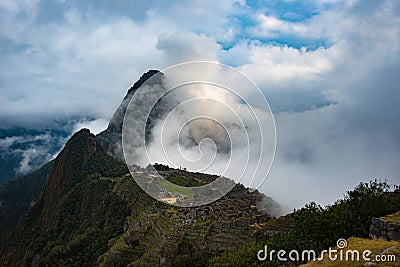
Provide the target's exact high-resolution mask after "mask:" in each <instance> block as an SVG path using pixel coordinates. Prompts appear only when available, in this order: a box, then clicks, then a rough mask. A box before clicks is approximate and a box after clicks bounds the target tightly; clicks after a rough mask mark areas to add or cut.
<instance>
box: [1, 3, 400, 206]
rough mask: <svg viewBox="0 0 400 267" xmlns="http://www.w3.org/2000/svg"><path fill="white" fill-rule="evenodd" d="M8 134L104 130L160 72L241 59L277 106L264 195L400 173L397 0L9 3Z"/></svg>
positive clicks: (330, 197)
mask: <svg viewBox="0 0 400 267" xmlns="http://www.w3.org/2000/svg"><path fill="white" fill-rule="evenodd" d="M0 25H1V27H0V58H1V60H0V128H7V127H15V126H18V127H26V128H41V127H46V126H47V125H48V124H51V122H52V121H54V120H62V119H68V118H71V117H76V116H83V117H87V118H90V120H89V121H87V122H79V125H76V127H75V128H74V129H76V128H77V127H83V126H86V127H89V128H90V129H92V131H94V132H99V131H101V130H102V129H103V128H104V127H106V125H107V122H108V120H109V119H110V118H111V117H112V115H113V112H114V111H115V109H116V108H117V107H118V105H119V104H120V102H121V100H122V98H123V97H124V95H125V94H126V91H127V89H128V88H129V87H130V86H131V85H132V84H133V83H134V82H135V81H136V80H137V79H138V78H139V77H140V76H141V74H142V73H143V72H146V71H147V70H149V69H164V68H166V67H168V66H171V65H173V64H177V63H182V62H186V61H193V60H209V61H217V62H220V63H223V64H227V65H230V66H233V67H235V68H237V69H238V70H240V71H241V72H243V73H244V74H246V75H247V76H248V77H249V78H251V79H252V80H253V81H254V82H255V83H256V84H257V85H258V87H259V88H260V89H261V91H262V92H263V94H264V95H265V97H266V99H267V100H268V101H269V104H270V106H271V108H272V111H273V112H274V119H275V123H276V131H277V150H276V155H275V161H274V164H273V166H272V168H271V172H270V174H269V176H268V178H267V180H266V181H265V183H264V184H263V185H262V187H261V188H260V191H262V192H264V193H265V194H267V195H269V196H271V197H273V198H274V199H276V200H278V201H280V202H281V203H282V204H284V205H286V206H288V207H290V208H293V207H296V208H298V207H301V206H302V205H304V204H305V203H308V202H310V201H316V202H318V203H320V204H323V205H324V204H329V203H332V202H333V201H334V200H336V199H337V198H340V197H343V195H344V193H345V192H346V190H350V189H352V188H354V186H356V185H357V184H358V183H359V182H361V181H363V182H367V181H369V180H371V179H375V178H379V179H387V180H388V181H389V182H391V183H397V184H398V183H399V181H400V177H399V176H400V164H399V159H400V105H399V104H398V103H399V102H400V90H399V84H400V77H399V75H398V73H400V2H398V1H389V0H387V1H367V0H365V1H356V0H352V1H333V0H323V1H296V0H285V1H272V0H271V1H261V0H260V1H258V0H255V1H122V0H119V1H68V0H63V1H61V0H60V1H40V0H21V1H11V0H0Z"/></svg>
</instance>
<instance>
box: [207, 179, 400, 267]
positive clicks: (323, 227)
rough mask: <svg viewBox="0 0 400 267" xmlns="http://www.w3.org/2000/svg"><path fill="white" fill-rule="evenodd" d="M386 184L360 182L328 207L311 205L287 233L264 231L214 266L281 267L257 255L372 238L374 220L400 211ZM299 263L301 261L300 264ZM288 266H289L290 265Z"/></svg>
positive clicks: (293, 218)
mask: <svg viewBox="0 0 400 267" xmlns="http://www.w3.org/2000/svg"><path fill="white" fill-rule="evenodd" d="M388 190H389V185H388V184H387V183H385V182H380V181H376V180H375V181H373V182H370V183H369V184H367V183H360V184H359V185H358V186H357V187H356V188H355V189H354V190H353V191H349V192H347V195H346V196H345V198H344V199H341V200H338V201H337V202H336V203H335V204H333V205H331V206H327V207H325V208H323V207H321V206H319V205H317V204H315V203H310V204H308V205H306V206H305V207H304V208H302V209H300V210H298V211H296V212H294V213H293V214H291V215H290V216H289V217H290V218H288V220H289V221H291V223H290V226H289V230H288V232H287V233H280V234H278V235H275V236H273V237H268V236H266V235H264V234H263V230H260V231H259V233H258V235H259V238H258V240H257V242H254V243H253V244H249V245H248V246H247V247H245V248H244V249H241V250H238V251H236V252H230V253H225V254H223V255H221V256H218V257H214V258H212V259H211V260H210V262H209V263H210V266H258V265H260V264H261V265H263V266H278V265H280V264H282V262H279V261H278V260H277V259H276V258H274V260H273V261H264V262H260V261H258V259H257V252H258V251H259V250H260V249H263V248H264V246H265V245H267V246H268V250H269V251H271V250H273V249H275V250H276V251H278V250H280V249H285V250H286V251H290V250H298V251H302V250H306V249H307V250H311V249H312V250H314V251H316V252H318V253H319V252H320V251H322V250H323V249H326V248H328V247H333V246H335V245H336V241H337V240H338V239H340V238H349V237H352V236H354V237H364V238H367V237H368V233H369V227H370V223H371V219H372V217H380V216H383V215H387V214H391V213H393V212H395V211H398V210H399V209H400V200H399V194H398V193H393V192H388ZM296 263H299V262H296ZM286 264H287V263H286Z"/></svg>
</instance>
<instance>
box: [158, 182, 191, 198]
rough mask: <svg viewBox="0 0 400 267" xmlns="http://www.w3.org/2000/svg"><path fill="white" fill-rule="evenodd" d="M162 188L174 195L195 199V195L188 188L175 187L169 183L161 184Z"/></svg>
mask: <svg viewBox="0 0 400 267" xmlns="http://www.w3.org/2000/svg"><path fill="white" fill-rule="evenodd" d="M160 184H161V186H162V187H163V188H164V189H165V190H167V191H168V192H170V193H172V194H174V193H178V194H181V195H185V196H188V197H194V193H193V192H191V191H189V190H188V189H187V188H184V187H181V186H178V185H175V184H171V183H168V182H160Z"/></svg>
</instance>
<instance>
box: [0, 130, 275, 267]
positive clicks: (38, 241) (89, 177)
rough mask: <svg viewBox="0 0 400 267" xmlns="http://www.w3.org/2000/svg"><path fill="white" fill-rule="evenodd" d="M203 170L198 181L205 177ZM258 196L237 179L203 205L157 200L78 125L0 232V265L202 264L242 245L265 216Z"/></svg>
mask: <svg viewBox="0 0 400 267" xmlns="http://www.w3.org/2000/svg"><path fill="white" fill-rule="evenodd" d="M171 173H173V174H174V175H172V176H171ZM171 173H170V177H169V179H173V180H174V181H175V182H176V181H179V180H181V181H182V180H183V181H188V180H189V181H192V182H193V181H194V180H193V178H190V177H193V176H194V174H190V173H188V175H186V176H185V172H183V171H178V170H171ZM203 176H204V177H202V176H198V177H200V181H202V180H201V179H203V180H207V179H206V178H207V177H208V179H212V177H209V176H208V175H204V174H203ZM177 177H180V178H179V179H177ZM185 177H187V179H186V180H185ZM196 177H197V176H196ZM190 179H191V180H190ZM262 197H263V195H262V194H260V193H258V192H257V191H256V192H253V193H250V192H249V191H248V190H246V189H245V188H244V187H243V186H241V185H237V186H236V187H235V188H234V189H233V190H232V191H231V192H230V193H229V194H228V195H227V196H226V197H225V198H223V199H221V200H219V201H216V202H214V203H212V204H210V205H207V206H201V207H196V208H176V207H172V206H170V205H167V204H164V203H161V202H158V201H156V200H155V199H153V198H151V197H149V196H148V195H147V194H146V193H144V192H143V191H142V190H141V189H140V188H139V187H138V185H137V184H136V183H135V181H134V180H133V179H132V178H131V177H130V174H129V173H128V170H127V168H126V166H125V164H122V163H121V162H119V161H117V160H115V159H114V158H112V157H110V156H108V155H107V154H106V152H105V151H104V150H103V148H102V147H101V146H100V144H99V143H98V142H97V141H96V138H95V136H94V135H92V134H90V133H89V131H88V130H81V131H80V132H78V133H76V134H75V135H74V136H73V137H72V138H71V139H70V140H69V141H68V143H67V145H66V146H65V148H64V149H63V150H62V152H61V153H60V154H59V155H58V157H57V158H56V159H55V161H54V162H53V163H52V166H51V170H50V174H49V177H48V180H47V184H46V187H45V190H44V193H43V195H42V197H41V198H40V199H39V200H38V201H37V203H36V204H34V205H33V206H32V208H30V209H29V211H28V212H27V213H26V214H25V215H24V216H23V218H22V220H21V221H20V222H19V224H18V225H17V227H16V228H15V229H14V230H13V231H11V232H9V233H8V234H6V235H4V238H2V240H3V242H2V244H1V245H0V252H1V253H0V255H1V256H0V266H20V265H24V266H27V265H29V266H30V265H35V266H41V265H47V266H92V265H100V266H102V265H105V266H121V265H122V266H124V265H128V264H133V265H148V266H155V265H159V264H162V265H168V264H178V265H182V264H183V263H184V262H193V261H195V262H196V261H197V262H198V263H199V264H203V263H204V262H205V261H206V259H207V258H206V257H208V256H210V255H218V254H219V253H221V252H224V251H233V250H237V249H239V248H242V247H243V245H244V244H247V243H248V242H250V241H251V240H252V238H253V237H252V233H253V230H254V227H255V225H257V224H262V223H265V222H267V221H269V220H270V219H271V217H270V216H269V215H268V214H266V213H265V212H263V211H260V210H259V209H258V208H257V204H258V203H259V202H260V201H261V198H262ZM273 206H274V205H273Z"/></svg>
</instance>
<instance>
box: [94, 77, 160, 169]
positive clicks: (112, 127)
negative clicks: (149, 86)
mask: <svg viewBox="0 0 400 267" xmlns="http://www.w3.org/2000/svg"><path fill="white" fill-rule="evenodd" d="M158 73H160V72H159V71H158V70H149V71H148V72H146V73H144V74H143V75H142V76H141V77H140V79H139V80H138V81H136V82H135V83H134V85H133V86H132V87H131V88H130V89H129V90H128V92H127V94H126V95H125V97H124V99H123V100H122V103H121V104H120V105H119V107H118V108H117V110H116V111H115V113H114V115H113V117H112V118H111V120H110V122H109V124H108V127H107V129H106V130H104V131H103V132H101V133H99V134H98V135H97V140H98V141H99V142H100V144H101V145H102V146H103V147H104V148H105V149H106V150H107V151H108V152H109V153H110V154H111V155H113V156H114V157H115V158H117V159H119V160H121V161H125V160H124V155H123V152H122V141H121V140H122V124H123V122H124V116H125V112H126V109H127V107H128V105H129V102H130V101H131V99H132V97H133V95H134V94H135V93H136V91H137V90H138V89H139V88H140V86H142V84H144V83H145V82H146V81H147V80H148V79H149V78H151V77H152V76H154V75H155V74H158ZM161 77H162V74H160V75H159V77H158V78H157V79H152V81H151V82H152V83H161V80H160V79H162V78H161Z"/></svg>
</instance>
